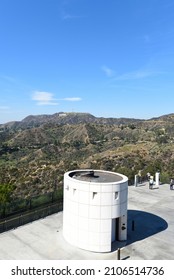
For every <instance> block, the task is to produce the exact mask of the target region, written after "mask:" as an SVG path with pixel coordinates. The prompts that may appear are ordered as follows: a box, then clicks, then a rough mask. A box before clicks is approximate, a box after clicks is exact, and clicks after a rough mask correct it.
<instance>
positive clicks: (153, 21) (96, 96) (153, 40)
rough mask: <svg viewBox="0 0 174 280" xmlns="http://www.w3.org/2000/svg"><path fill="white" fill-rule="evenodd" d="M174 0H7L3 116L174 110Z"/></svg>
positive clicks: (1, 58)
mask: <svg viewBox="0 0 174 280" xmlns="http://www.w3.org/2000/svg"><path fill="white" fill-rule="evenodd" d="M173 15H174V1H173V0H165V1H164V0H141V1H140V0H29V1H27V0H15V1H14V0H1V1H0V38H1V43H0V123H4V122H8V121H12V120H22V119H23V118H24V117H26V116H27V115H31V114H32V115H37V114H53V113H56V112H60V111H64V112H72V111H73V112H89V113H91V114H93V115H95V116H103V117H118V118H119V117H130V118H132V117H133V118H141V119H143V118H145V119H148V118H151V117H156V116H160V115H163V114H168V113H173V112H174V94H173V92H174V16H173Z"/></svg>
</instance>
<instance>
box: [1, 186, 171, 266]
mask: <svg viewBox="0 0 174 280" xmlns="http://www.w3.org/2000/svg"><path fill="white" fill-rule="evenodd" d="M62 216H63V215H62V212H60V213H57V214H54V215H51V216H48V217H46V218H45V219H41V220H38V221H35V222H32V223H30V224H27V225H24V226H21V227H19V228H16V229H14V230H11V231H8V232H4V233H1V234H0V259H1V260H27V259H28V260H73V259H74V260H85V259H86V260H114V259H115V260H116V259H117V249H118V248H121V259H128V260H174V245H173V241H174V190H173V191H172V190H170V188H169V185H167V184H164V185H160V186H156V187H155V186H154V188H153V189H152V190H150V189H149V187H148V183H143V184H141V185H139V186H137V187H134V186H129V195H128V240H127V242H114V243H113V250H112V252H110V253H93V252H88V251H85V250H81V249H78V248H75V247H73V246H71V245H70V244H68V243H67V242H66V241H65V240H64V238H63V235H62Z"/></svg>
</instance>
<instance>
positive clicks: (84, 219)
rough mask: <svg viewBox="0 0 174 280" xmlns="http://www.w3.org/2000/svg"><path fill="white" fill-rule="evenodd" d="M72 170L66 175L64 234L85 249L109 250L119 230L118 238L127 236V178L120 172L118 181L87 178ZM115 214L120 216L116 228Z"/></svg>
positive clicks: (116, 216)
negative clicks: (72, 175) (82, 178)
mask: <svg viewBox="0 0 174 280" xmlns="http://www.w3.org/2000/svg"><path fill="white" fill-rule="evenodd" d="M100 172H101V171H100ZM104 172H106V171H104ZM70 173H71V172H67V173H65V175H64V207H63V209H64V212H63V236H64V238H65V239H66V240H67V241H68V242H69V243H71V244H72V245H75V246H77V247H79V248H82V249H86V250H89V251H95V252H110V251H111V244H112V241H114V235H116V232H118V236H117V237H116V238H117V239H119V240H126V239H127V193H128V178H127V177H126V176H123V175H121V174H118V175H120V176H121V177H122V180H121V181H119V182H114V183H98V182H86V181H79V180H76V179H74V178H72V177H70V176H69V174H70ZM116 218H120V219H119V223H117V225H118V224H119V229H117V230H116V229H115V226H114V225H115V224H116V222H115V221H114V219H116Z"/></svg>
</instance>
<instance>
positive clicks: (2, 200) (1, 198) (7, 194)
mask: <svg viewBox="0 0 174 280" xmlns="http://www.w3.org/2000/svg"><path fill="white" fill-rule="evenodd" d="M13 190H14V186H12V185H10V184H3V185H2V184H1V185H0V205H1V208H0V211H1V213H2V216H5V211H6V206H7V203H8V202H10V200H11V194H12V191H13Z"/></svg>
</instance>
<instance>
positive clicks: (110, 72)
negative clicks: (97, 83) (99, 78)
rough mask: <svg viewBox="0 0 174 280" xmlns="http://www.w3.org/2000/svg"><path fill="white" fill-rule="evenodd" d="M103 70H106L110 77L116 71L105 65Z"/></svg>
mask: <svg viewBox="0 0 174 280" xmlns="http://www.w3.org/2000/svg"><path fill="white" fill-rule="evenodd" d="M102 70H103V71H104V72H105V74H106V76H108V77H113V76H114V74H115V72H114V71H113V70H112V69H111V68H109V67H107V66H105V65H104V66H102Z"/></svg>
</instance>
